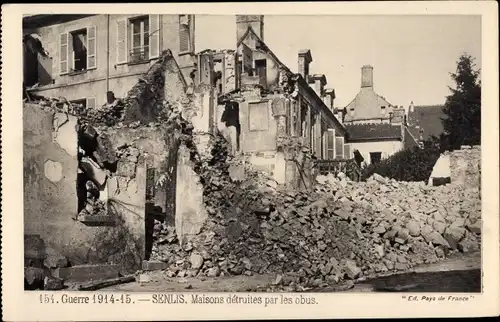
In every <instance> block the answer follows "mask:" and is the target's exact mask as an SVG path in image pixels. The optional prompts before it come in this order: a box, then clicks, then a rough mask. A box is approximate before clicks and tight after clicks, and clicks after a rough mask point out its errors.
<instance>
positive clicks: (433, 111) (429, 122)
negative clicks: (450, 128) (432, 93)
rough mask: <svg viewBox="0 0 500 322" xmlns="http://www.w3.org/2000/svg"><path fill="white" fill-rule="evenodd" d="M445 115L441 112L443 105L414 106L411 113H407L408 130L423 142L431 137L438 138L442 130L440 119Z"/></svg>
mask: <svg viewBox="0 0 500 322" xmlns="http://www.w3.org/2000/svg"><path fill="white" fill-rule="evenodd" d="M445 116H446V115H445V114H444V112H443V105H419V106H414V109H413V111H408V117H407V123H408V129H409V130H410V131H411V133H412V135H413V136H415V137H416V138H417V139H419V138H420V136H421V130H422V131H423V132H422V138H423V139H424V140H427V139H429V138H430V137H431V136H432V135H435V136H437V137H439V135H440V134H441V133H443V131H444V128H443V124H442V122H441V118H444V117H445Z"/></svg>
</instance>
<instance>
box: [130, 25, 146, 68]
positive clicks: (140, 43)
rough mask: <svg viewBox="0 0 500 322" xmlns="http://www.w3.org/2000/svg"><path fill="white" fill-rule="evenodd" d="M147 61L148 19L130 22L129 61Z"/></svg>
mask: <svg viewBox="0 0 500 322" xmlns="http://www.w3.org/2000/svg"><path fill="white" fill-rule="evenodd" d="M148 59H149V17H148V16H145V17H139V18H135V19H132V20H130V61H131V62H136V61H144V60H148Z"/></svg>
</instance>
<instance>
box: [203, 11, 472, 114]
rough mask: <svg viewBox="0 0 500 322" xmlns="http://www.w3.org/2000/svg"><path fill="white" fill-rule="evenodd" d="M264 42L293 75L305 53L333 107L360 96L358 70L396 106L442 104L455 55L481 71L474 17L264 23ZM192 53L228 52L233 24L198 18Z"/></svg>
mask: <svg viewBox="0 0 500 322" xmlns="http://www.w3.org/2000/svg"><path fill="white" fill-rule="evenodd" d="M264 28H265V32H264V37H265V39H264V41H265V42H266V44H267V45H268V46H269V47H270V48H271V50H272V51H273V52H274V53H275V54H276V55H277V56H278V57H279V58H280V60H281V61H282V62H283V63H284V64H286V65H287V66H288V67H289V68H290V69H291V70H292V71H294V72H296V71H297V53H298V51H299V50H300V49H302V48H309V49H311V53H312V58H313V62H312V63H311V73H314V74H325V75H326V78H327V81H328V85H327V86H328V87H333V88H335V92H336V96H337V98H336V103H335V105H336V106H345V105H347V104H348V103H349V102H350V101H351V100H352V99H353V98H354V96H355V95H356V93H357V92H358V91H359V87H360V82H361V81H360V78H361V66H362V65H365V64H370V65H372V66H373V67H374V71H373V72H374V87H375V91H376V92H377V93H378V94H380V95H383V96H385V98H386V99H387V100H388V101H389V102H390V103H391V104H394V105H408V104H409V102H410V101H411V100H413V101H414V102H415V104H416V105H427V104H443V103H444V101H445V96H446V95H448V93H449V91H448V87H447V86H448V85H451V84H452V83H451V80H450V76H449V73H450V72H454V71H455V69H456V61H457V59H458V57H459V56H460V54H461V53H463V52H468V53H470V54H471V55H472V56H474V57H475V58H476V65H477V67H479V68H480V67H481V18H480V16H458V15H457V16H340V15H339V16H265V17H264ZM195 37H196V51H201V50H204V49H207V48H211V49H234V47H235V46H236V18H235V16H214V15H212V16H206V15H205V16H204V15H201V16H196V35H195Z"/></svg>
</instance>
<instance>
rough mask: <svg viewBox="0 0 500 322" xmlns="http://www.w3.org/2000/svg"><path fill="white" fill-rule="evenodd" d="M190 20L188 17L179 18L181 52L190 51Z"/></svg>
mask: <svg viewBox="0 0 500 322" xmlns="http://www.w3.org/2000/svg"><path fill="white" fill-rule="evenodd" d="M189 49H190V48H189V18H188V16H187V15H181V16H179V51H180V52H186V51H189Z"/></svg>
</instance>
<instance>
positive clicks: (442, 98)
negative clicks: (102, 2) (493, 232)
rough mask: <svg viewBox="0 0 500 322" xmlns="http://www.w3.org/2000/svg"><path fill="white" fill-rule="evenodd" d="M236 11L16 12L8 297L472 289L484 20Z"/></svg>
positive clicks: (477, 273)
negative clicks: (14, 218) (14, 212)
mask: <svg viewBox="0 0 500 322" xmlns="http://www.w3.org/2000/svg"><path fill="white" fill-rule="evenodd" d="M243 13H245V12H241V14H236V15H209V14H190V13H186V14H29V15H24V16H23V18H22V44H23V60H22V61H23V66H22V67H23V73H22V75H23V77H22V78H23V87H22V88H23V93H22V97H23V102H22V104H23V106H22V122H23V124H22V132H23V138H22V140H23V166H24V168H23V174H24V178H23V206H24V215H23V218H24V220H23V222H24V228H23V229H24V289H25V290H26V291H28V290H38V291H39V290H45V291H47V290H62V291H97V290H98V291H100V292H105V291H123V292H306V293H307V292H315V293H318V292H319V293H321V292H406V293H408V292H446V293H450V294H451V296H453V293H478V294H480V293H481V292H482V285H483V282H482V277H481V276H482V273H481V272H482V270H481V268H482V266H481V263H482V256H481V245H482V228H483V225H482V212H481V210H482V209H481V155H482V152H483V150H482V149H481V111H482V109H481V108H482V106H481V66H482V48H481V39H482V31H481V16H480V15H429V16H424V15H315V16H312V15H309V16H308V15H300V13H299V12H298V13H297V14H296V15H244V14H243ZM234 296H235V300H234V301H236V302H235V303H240V304H241V303H246V301H249V298H248V297H247V296H246V295H245V296H244V295H243V294H242V295H241V296H238V295H237V294H236V295H234ZM457 296H458V295H457ZM461 296H462V295H461ZM217 299H218V297H217V296H210V297H207V296H205V295H202V294H200V295H197V296H196V300H195V302H196V301H199V302H198V303H215V302H216V301H217ZM304 299H305V301H313V302H314V298H313V299H311V298H304ZM214 301H215V302H214ZM307 304H314V303H307Z"/></svg>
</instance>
